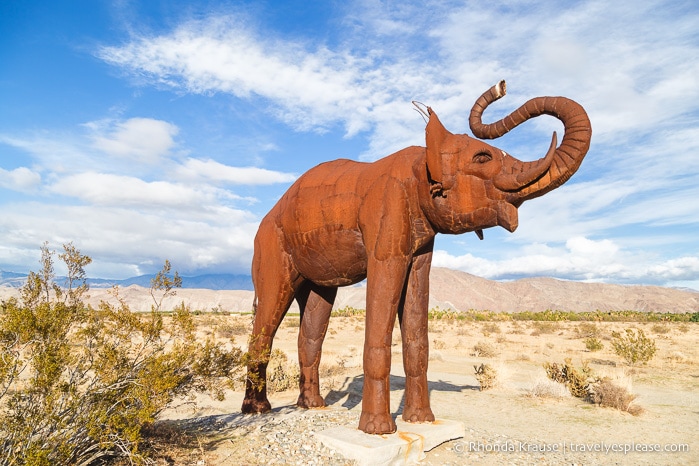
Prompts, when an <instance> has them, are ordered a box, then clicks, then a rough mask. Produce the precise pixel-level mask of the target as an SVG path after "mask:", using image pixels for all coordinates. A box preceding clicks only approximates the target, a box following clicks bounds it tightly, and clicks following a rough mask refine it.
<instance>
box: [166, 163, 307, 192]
mask: <svg viewBox="0 0 699 466" xmlns="http://www.w3.org/2000/svg"><path fill="white" fill-rule="evenodd" d="M175 174H176V175H177V176H179V177H182V178H186V179H200V178H201V179H204V180H210V181H216V182H224V183H231V184H242V185H266V184H273V183H290V182H292V181H294V180H295V179H296V176H295V175H292V174H291V173H282V172H278V171H274V170H266V169H264V168H257V167H232V166H230V165H225V164H222V163H220V162H216V161H215V160H210V159H209V160H200V159H194V158H189V159H187V161H186V162H185V163H184V164H183V165H180V166H178V167H177V169H175Z"/></svg>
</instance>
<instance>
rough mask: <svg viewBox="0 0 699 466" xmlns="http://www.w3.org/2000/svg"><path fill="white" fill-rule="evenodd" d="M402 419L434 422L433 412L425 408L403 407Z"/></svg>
mask: <svg viewBox="0 0 699 466" xmlns="http://www.w3.org/2000/svg"><path fill="white" fill-rule="evenodd" d="M403 420H404V421H406V422H434V414H432V409H430V408H429V407H426V408H410V407H407V406H406V407H405V409H403Z"/></svg>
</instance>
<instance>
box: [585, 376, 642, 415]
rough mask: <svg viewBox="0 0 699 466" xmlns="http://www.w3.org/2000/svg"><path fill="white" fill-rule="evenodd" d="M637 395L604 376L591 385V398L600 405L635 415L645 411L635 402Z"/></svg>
mask: <svg viewBox="0 0 699 466" xmlns="http://www.w3.org/2000/svg"><path fill="white" fill-rule="evenodd" d="M636 398H637V395H634V394H631V393H629V392H628V390H627V389H626V388H624V387H621V386H619V385H616V384H615V383H613V382H612V381H611V380H610V379H609V378H604V379H602V380H600V381H598V382H596V383H594V384H592V386H591V387H590V400H591V401H592V402H593V403H595V404H598V405H600V406H605V407H609V408H614V409H618V410H620V411H624V412H627V413H629V414H632V415H634V416H638V415H640V414H641V413H642V412H643V408H641V407H640V406H638V405H635V404H633V402H634V400H635V399H636Z"/></svg>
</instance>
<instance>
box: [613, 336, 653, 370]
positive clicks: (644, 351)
mask: <svg viewBox="0 0 699 466" xmlns="http://www.w3.org/2000/svg"><path fill="white" fill-rule="evenodd" d="M612 347H613V348H614V352H615V353H616V354H617V356H620V357H622V358H624V359H626V362H627V363H629V364H630V365H635V364H636V363H639V362H641V363H643V364H646V363H647V362H648V361H650V360H651V359H653V356H654V355H655V351H656V348H655V340H653V339H651V338H648V337H646V334H645V333H643V330H641V329H638V330H636V331H635V332H634V331H633V330H632V329H630V328H627V329H626V332H625V335H623V334H620V333H619V332H612Z"/></svg>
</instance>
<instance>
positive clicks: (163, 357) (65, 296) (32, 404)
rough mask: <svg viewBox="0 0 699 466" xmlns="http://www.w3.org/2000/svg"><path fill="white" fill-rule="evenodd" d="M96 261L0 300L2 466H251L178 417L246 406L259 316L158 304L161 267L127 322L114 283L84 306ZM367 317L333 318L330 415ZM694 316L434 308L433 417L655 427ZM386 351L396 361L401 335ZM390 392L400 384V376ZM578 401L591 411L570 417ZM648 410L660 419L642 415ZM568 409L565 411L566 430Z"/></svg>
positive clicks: (220, 433) (278, 343) (287, 329)
mask: <svg viewBox="0 0 699 466" xmlns="http://www.w3.org/2000/svg"><path fill="white" fill-rule="evenodd" d="M56 257H58V259H59V260H60V261H62V263H63V264H64V265H65V267H66V268H67V269H68V271H69V273H68V279H67V281H66V282H65V283H63V282H62V281H61V283H58V282H57V278H56V276H55V273H54V270H53V266H54V259H55V258H56ZM89 264H90V259H89V257H86V256H83V255H82V254H80V252H79V251H78V250H77V249H75V248H74V247H73V246H72V245H70V244H68V245H65V246H64V249H63V251H62V252H61V253H60V254H55V253H53V252H52V251H50V250H49V249H48V248H47V247H46V246H44V248H42V260H41V268H40V271H39V272H37V273H32V274H30V276H29V277H28V280H27V283H26V285H25V286H24V287H23V288H22V290H21V295H20V297H19V298H17V299H8V300H7V301H4V302H2V304H1V306H0V356H1V358H0V448H1V450H0V464H39V465H41V464H85V465H87V464H144V463H155V464H173V463H174V464H179V463H178V461H182V462H185V463H188V464H190V463H191V464H194V463H197V462H198V461H204V460H205V461H206V462H207V464H208V460H210V459H211V460H212V462H214V460H213V459H215V458H219V459H220V458H228V460H227V461H231V460H232V459H235V460H240V461H241V462H243V463H245V462H246V461H247V460H248V459H250V458H252V457H249V456H247V455H249V454H250V449H251V448H253V446H254V445H257V444H256V443H255V441H253V440H251V439H252V438H253V437H250V435H252V434H249V433H247V432H249V431H247V430H244V429H243V430H240V429H238V428H236V429H233V430H230V431H226V430H225V429H224V430H220V429H218V430H216V432H213V431H212V432H209V433H201V432H200V431H198V430H194V429H193V428H191V427H189V425H190V424H188V423H187V422H185V421H184V420H186V419H187V418H191V417H192V416H200V415H202V414H196V413H212V412H218V413H221V414H226V415H227V416H230V415H232V413H238V412H239V406H240V401H241V399H242V390H241V387H242V385H241V382H242V380H243V377H244V376H245V374H244V371H243V370H242V367H243V366H244V364H245V362H246V358H247V356H246V354H245V342H246V341H247V338H248V335H249V331H250V327H251V322H252V316H251V315H250V314H236V313H229V312H225V311H223V310H222V309H213V310H209V311H206V312H205V311H202V310H199V309H189V308H187V307H186V306H184V305H180V306H176V307H174V308H172V309H163V308H162V302H163V297H165V296H168V295H171V294H172V293H174V292H175V291H176V289H177V288H178V286H179V284H180V281H179V277H178V275H177V273H176V272H173V271H172V269H171V266H170V264H169V263H168V262H166V263H165V265H164V267H163V269H162V270H161V272H160V273H158V274H157V275H156V276H155V277H154V279H153V283H152V287H151V290H150V291H149V292H150V296H151V299H152V302H153V304H152V309H151V311H150V312H143V313H135V312H131V310H130V309H129V308H128V306H126V305H125V304H124V303H123V300H121V299H120V297H119V290H118V289H114V290H113V292H112V299H111V300H110V301H109V302H103V303H102V304H100V305H99V306H97V307H95V308H93V307H91V306H88V305H86V304H84V299H83V298H84V297H85V296H86V294H87V293H88V292H89V290H88V288H87V286H86V285H85V270H84V269H85V267H86V266H87V265H89ZM364 314H365V312H364V310H362V309H357V308H352V307H347V308H342V309H337V310H335V311H333V315H332V318H331V322H330V327H329V329H328V334H327V337H326V342H325V345H324V352H323V357H322V360H321V366H320V377H321V390H322V393H323V396H327V402H328V403H329V404H331V405H333V404H335V405H336V406H348V407H349V408H350V409H358V408H356V407H357V406H358V401H352V400H357V397H358V396H359V395H361V380H362V379H361V374H362V368H361V363H362V357H363V354H362V342H363V333H364ZM695 315H697V314H696V313H690V314H671V313H667V314H665V313H641V312H634V311H624V312H601V311H598V312H596V313H582V314H576V313H569V312H563V311H552V310H547V311H541V312H528V313H495V312H490V311H476V310H472V311H468V312H457V311H453V310H451V309H439V308H434V309H431V310H430V312H429V319H430V321H429V328H430V373H429V374H431V375H428V377H429V378H430V382H431V383H432V382H434V390H433V391H432V392H431V395H430V396H431V398H433V399H435V400H437V403H439V400H440V398H442V397H447V398H448V399H449V400H450V401H449V403H450V404H449V406H457V407H459V406H463V409H461V408H454V409H456V410H452V408H448V409H445V408H444V406H442V407H441V408H440V407H436V408H434V409H435V413H436V414H437V415H438V416H447V417H451V418H456V419H463V420H464V422H466V423H467V425H468V426H469V427H470V426H474V427H477V426H478V425H479V424H478V423H479V421H478V419H482V418H484V417H483V416H485V417H487V418H488V419H491V421H492V420H495V419H498V418H497V416H498V415H499V414H491V415H488V414H479V415H477V416H476V414H474V416H476V417H475V418H473V419H471V418H468V416H469V415H470V413H472V412H473V413H478V412H482V413H487V412H488V410H493V412H494V413H499V412H500V411H498V410H503V409H506V408H505V407H506V406H508V405H512V406H517V408H516V409H518V410H522V409H524V410H526V409H528V407H531V408H532V411H527V413H528V414H527V417H528V418H527V419H526V424H523V425H522V426H521V427H522V432H527V431H528V429H529V427H530V424H532V423H536V422H537V416H543V415H544V414H541V413H546V412H549V411H550V412H551V413H552V416H553V418H554V419H557V420H556V422H567V423H568V424H567V428H568V429H576V425H577V424H575V423H576V422H580V423H582V424H581V425H582V426H583V427H584V429H583V428H582V427H581V428H580V429H581V430H580V432H586V431H587V430H585V429H587V426H588V425H596V424H595V423H596V422H597V421H596V420H595V419H596V418H604V419H606V421H605V422H606V423H607V424H608V425H615V424H616V423H617V422H620V421H619V419H623V416H626V418H629V419H634V420H636V419H638V421H637V422H639V423H641V424H634V426H635V427H634V428H638V427H639V426H641V427H642V426H643V425H645V424H643V423H644V422H646V420H645V419H646V418H650V417H653V419H676V418H677V416H676V415H673V414H672V413H676V411H671V413H670V414H668V415H667V417H666V418H663V417H662V416H664V414H663V412H664V411H663V410H668V409H669V408H667V407H666V406H670V405H671V404H672V401H666V396H667V395H666V392H664V395H663V400H664V403H665V404H663V405H662V406H660V407H659V406H658V405H653V399H652V397H651V398H648V397H644V396H643V395H641V396H639V395H638V392H637V390H636V388H637V387H639V386H640V387H642V388H643V390H642V391H644V393H648V392H649V391H651V392H652V389H653V387H654V386H660V387H663V389H664V390H669V389H676V390H677V391H678V393H682V394H686V393H691V392H692V391H693V390H694V391H695V390H696V389H697V386H696V380H695V379H694V378H693V374H696V373H697V372H696V369H697V364H696V362H695V361H697V360H698V359H699V354H698V353H697V350H696V348H695V345H694V343H693V342H695V338H696V334H697V331H698V330H699V326H698V325H699V323H697V321H699V318H695ZM298 327H299V316H298V314H296V315H294V314H292V313H290V314H289V315H287V316H286V318H285V319H284V322H283V323H282V325H281V327H280V329H279V331H278V334H277V338H276V339H275V348H274V350H273V353H272V355H271V358H270V365H269V368H268V376H269V377H268V382H267V383H268V390H269V392H270V393H271V399H272V403H273V406H274V405H275V403H281V404H283V405H293V404H294V403H295V398H296V396H297V395H298V393H297V390H298V388H297V383H298V382H297V381H298V364H297V356H296V351H297V350H296V345H297V342H296V339H297V336H298V331H299V328H298ZM237 339H238V340H240V342H242V343H243V344H242V345H240V346H239V345H238V343H237V342H236V340H237ZM392 344H393V348H392V352H393V353H394V356H393V361H394V364H395V366H394V367H399V366H400V361H401V359H402V355H401V353H402V348H401V338H400V328H399V326H396V328H395V329H394V334H393V338H392ZM471 367H473V371H471V370H468V369H470V368H471ZM397 370H398V371H399V372H398V374H400V369H397ZM392 373H393V372H392ZM392 377H393V376H392ZM436 381H438V382H436ZM632 381H633V387H632V383H631V382H632ZM394 382H395V384H396V387H398V388H397V390H400V387H401V376H400V375H398V376H397V379H396V380H394ZM394 382H392V384H393V383H394ZM442 386H444V387H449V388H447V389H444V391H442V388H440V387H442ZM469 388H470V390H473V392H470V391H469ZM471 393H473V394H471ZM392 396H393V395H392ZM682 396H684V397H687V396H688V395H678V397H682ZM464 397H466V398H468V402H464V400H463V398H464ZM476 397H477V398H476ZM224 398H225V399H224ZM478 398H480V399H481V400H483V401H482V402H479V401H477V399H478ZM679 399H680V400H681V399H683V398H679ZM229 400H230V401H229ZM275 400H276V401H275ZM479 403H480V404H479ZM575 403H578V404H579V405H582V406H585V410H583V411H582V412H575V413H574V414H573V415H571V414H570V411H569V410H574V409H575V407H576V406H578V405H575ZM399 404H400V403H399V401H396V402H395V403H393V404H392V406H393V407H394V408H395V407H396V406H399ZM474 404H475V405H476V406H477V408H473V407H472V406H473V405H474ZM603 408H613V409H603ZM202 409H204V410H203V411H202ZM644 409H645V410H647V411H652V412H653V416H644V415H641V414H642V413H643V411H644ZM212 410H213V411H212ZM216 410H218V411H216ZM567 410H568V411H567ZM562 412H568V413H569V414H567V415H565V416H567V419H568V420H567V421H562V420H561V419H562V418H561V416H562V415H560V413H562ZM629 414H632V415H633V416H629ZM236 415H237V414H236ZM479 416H481V417H479ZM565 416H563V417H565ZM614 416H617V417H614ZM620 416H621V417H620ZM673 416H674V417H673ZM178 419H183V420H178ZM508 419H510V421H509V422H510V423H512V426H517V423H516V420H514V421H513V420H512V419H511V418H508ZM615 419H616V420H615ZM246 422H247V421H246ZM541 422H543V423H545V422H546V421H541ZM647 422H649V423H651V420H648V421H647ZM653 422H657V421H653ZM509 425H510V424H508V426H509ZM502 428H503V429H504V428H509V427H506V426H504V425H503V426H502ZM512 428H515V427H512ZM649 429H650V427H649ZM222 439H223V440H226V439H230V441H227V440H226V441H225V442H224V441H222ZM260 441H262V440H260ZM260 448H262V447H260ZM440 448H441V447H440ZM445 448H447V447H445ZM440 454H442V455H444V454H445V450H442V453H440ZM217 455H218V456H217ZM255 458H257V457H255ZM440 458H441V457H440ZM221 461H223V460H221ZM224 463H225V461H224ZM253 463H254V461H253Z"/></svg>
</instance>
